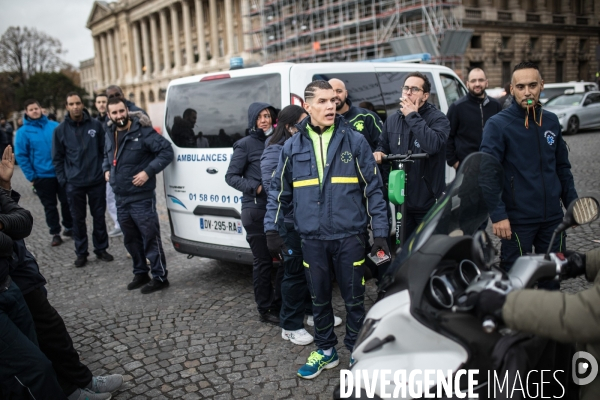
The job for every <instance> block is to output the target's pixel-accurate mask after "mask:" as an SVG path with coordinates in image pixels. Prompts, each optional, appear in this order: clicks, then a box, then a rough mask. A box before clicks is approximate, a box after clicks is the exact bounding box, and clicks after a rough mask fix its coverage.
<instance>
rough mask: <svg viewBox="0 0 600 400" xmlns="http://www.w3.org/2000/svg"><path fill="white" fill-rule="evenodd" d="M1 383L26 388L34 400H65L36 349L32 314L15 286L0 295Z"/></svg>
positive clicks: (45, 359) (43, 356)
mask: <svg viewBox="0 0 600 400" xmlns="http://www.w3.org/2000/svg"><path fill="white" fill-rule="evenodd" d="M0 383H1V384H2V386H5V387H6V386H8V387H12V388H19V389H22V388H25V390H26V391H29V392H30V393H31V395H32V396H33V398H35V399H48V400H53V399H66V396H65V394H64V393H63V391H62V389H61V387H60V386H59V384H58V382H57V380H56V375H55V373H54V369H53V368H52V363H51V362H50V361H49V360H48V358H46V356H45V355H44V353H42V352H41V351H40V349H39V348H38V342H37V339H36V336H35V327H34V325H33V320H32V318H31V314H30V312H29V310H28V308H27V304H26V303H25V300H24V299H23V295H22V294H21V291H20V290H19V288H18V287H17V285H15V284H14V282H13V283H11V285H10V287H9V288H8V290H7V291H5V292H3V293H0ZM1 392H2V391H0V393H1ZM3 395H4V396H6V393H4V394H3Z"/></svg>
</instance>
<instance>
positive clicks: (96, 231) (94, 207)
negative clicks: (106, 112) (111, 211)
mask: <svg viewBox="0 0 600 400" xmlns="http://www.w3.org/2000/svg"><path fill="white" fill-rule="evenodd" d="M103 159H104V128H103V127H102V123H100V122H99V121H98V120H96V119H94V118H92V117H90V114H89V113H88V111H87V110H86V109H85V108H83V104H82V102H81V97H80V96H79V94H77V93H76V92H71V93H69V94H67V114H66V115H65V120H64V121H63V122H62V123H61V124H60V125H59V126H58V127H57V128H56V130H55V131H54V137H53V140H52V161H53V163H54V169H55V170H56V177H57V178H58V182H59V183H60V184H61V185H63V186H66V189H67V197H68V199H69V206H70V209H71V216H72V217H73V222H74V223H73V240H74V242H75V254H77V259H76V260H75V263H74V264H75V267H78V268H80V267H83V266H84V265H85V264H86V263H87V256H88V254H89V253H88V238H87V227H86V224H85V214H86V211H85V209H86V202H89V205H90V214H91V215H92V218H93V221H94V225H93V231H92V240H93V243H94V253H96V257H97V258H98V259H99V260H102V261H112V260H113V256H112V255H110V254H109V253H108V252H107V251H106V249H107V248H108V233H107V231H106V220H105V219H104V213H105V212H106V183H105V181H104V175H103V173H102V161H103ZM86 198H87V200H86Z"/></svg>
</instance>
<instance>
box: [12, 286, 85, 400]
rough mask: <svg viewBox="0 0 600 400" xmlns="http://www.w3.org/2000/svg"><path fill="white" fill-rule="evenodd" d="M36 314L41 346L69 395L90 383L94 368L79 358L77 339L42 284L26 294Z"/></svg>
mask: <svg viewBox="0 0 600 400" xmlns="http://www.w3.org/2000/svg"><path fill="white" fill-rule="evenodd" d="M23 297H24V298H25V302H26V303H27V307H28V308H29V311H30V312H31V316H32V317H33V322H34V324H35V333H36V334H37V339H38V343H39V346H40V350H42V352H43V353H44V354H45V355H46V357H47V358H48V359H49V360H50V361H51V362H52V366H53V367H54V372H55V373H56V377H57V379H58V383H59V385H60V387H61V388H62V390H63V392H64V393H65V394H66V395H70V394H71V393H73V392H74V391H75V390H77V389H78V388H84V387H86V386H87V385H88V384H89V383H90V381H91V380H92V372H91V371H90V370H89V368H88V367H86V366H85V365H83V364H82V363H81V361H80V360H79V354H78V353H77V350H75V348H74V347H73V340H71V336H70V335H69V332H67V327H66V326H65V323H64V321H63V319H62V318H61V316H60V315H59V314H58V312H57V311H56V310H55V309H54V307H52V306H51V305H50V303H49V302H48V299H47V298H46V294H45V293H44V291H43V290H42V289H41V288H38V289H34V290H32V291H31V292H29V293H27V294H25V295H23Z"/></svg>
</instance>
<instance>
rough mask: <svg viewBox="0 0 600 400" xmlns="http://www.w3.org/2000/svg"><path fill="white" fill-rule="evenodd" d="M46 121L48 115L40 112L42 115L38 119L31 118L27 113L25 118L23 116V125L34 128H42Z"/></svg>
mask: <svg viewBox="0 0 600 400" xmlns="http://www.w3.org/2000/svg"><path fill="white" fill-rule="evenodd" d="M48 121H49V119H48V117H46V116H45V115H44V114H42V116H41V117H40V118H38V119H31V118H29V117H28V116H27V115H25V118H23V126H25V125H28V126H33V127H36V128H43V127H44V126H46V124H47V123H48Z"/></svg>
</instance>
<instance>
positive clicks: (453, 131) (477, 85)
mask: <svg viewBox="0 0 600 400" xmlns="http://www.w3.org/2000/svg"><path fill="white" fill-rule="evenodd" d="M487 87H488V80H487V77H486V76H485V72H483V70H482V69H481V68H473V69H472V70H471V71H470V72H469V74H468V75H467V89H468V90H469V93H467V95H466V96H464V97H463V98H462V99H459V100H457V101H455V102H454V103H453V104H452V105H451V106H450V107H449V108H448V114H447V117H448V119H449V120H450V136H448V141H447V142H446V162H447V163H448V165H449V166H451V167H454V169H458V166H459V165H460V163H461V162H463V160H464V159H465V158H467V156H468V155H469V154H471V153H474V152H476V151H478V150H479V145H481V135H482V133H483V126H484V125H485V123H486V122H487V120H488V119H490V118H491V117H493V116H494V115H496V114H498V113H499V112H500V111H502V105H501V104H500V102H498V101H497V100H496V99H493V98H491V97H488V95H487V94H486V93H485V89H486V88H487Z"/></svg>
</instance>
